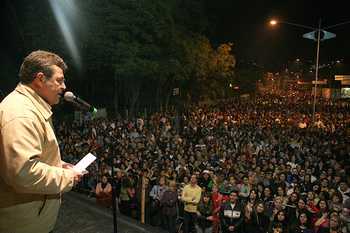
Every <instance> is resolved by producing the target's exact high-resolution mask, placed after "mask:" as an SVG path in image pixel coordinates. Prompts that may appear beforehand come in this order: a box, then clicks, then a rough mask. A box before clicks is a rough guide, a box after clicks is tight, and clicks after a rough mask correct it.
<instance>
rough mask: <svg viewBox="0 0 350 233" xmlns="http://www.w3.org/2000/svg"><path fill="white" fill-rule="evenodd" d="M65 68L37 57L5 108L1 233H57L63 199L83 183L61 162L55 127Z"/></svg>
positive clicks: (0, 116) (0, 144) (0, 125)
mask: <svg viewBox="0 0 350 233" xmlns="http://www.w3.org/2000/svg"><path fill="white" fill-rule="evenodd" d="M66 68H67V66H66V64H65V63H64V61H63V60H62V59H61V58H60V57H59V56H58V55H56V54H54V53H50V52H46V51H35V52H32V53H31V54H29V55H28V56H27V57H26V58H25V59H24V61H23V63H22V65H21V68H20V71H19V77H20V83H19V84H18V86H17V87H16V89H15V90H14V91H13V92H11V93H10V94H9V95H8V96H7V97H6V98H5V99H4V100H3V101H2V102H1V103H0V233H48V232H50V231H52V230H53V228H54V226H55V222H56V219H57V215H58V210H59V207H60V203H61V193H63V192H68V191H69V190H71V188H72V187H73V185H74V184H75V183H76V182H78V181H79V179H80V178H81V174H78V173H77V172H75V171H74V170H73V169H72V165H70V164H67V163H65V162H63V161H62V160H61V156H60V151H59V147H58V143H57V139H56V136H55V133H54V129H53V126H52V118H51V117H52V112H51V106H52V105H55V104H57V103H58V102H59V100H60V98H61V95H62V93H63V91H64V90H65V89H66V86H65V83H64V81H65V79H64V71H65V70H66Z"/></svg>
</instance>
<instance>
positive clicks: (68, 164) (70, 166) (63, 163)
mask: <svg viewBox="0 0 350 233" xmlns="http://www.w3.org/2000/svg"><path fill="white" fill-rule="evenodd" d="M73 167H74V165H73V164H71V163H66V162H64V161H62V168H65V169H72V168H73Z"/></svg>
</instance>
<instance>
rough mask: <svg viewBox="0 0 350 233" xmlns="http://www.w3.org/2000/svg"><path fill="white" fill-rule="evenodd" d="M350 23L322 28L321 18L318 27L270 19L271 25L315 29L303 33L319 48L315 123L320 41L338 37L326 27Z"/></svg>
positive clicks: (316, 74)
mask: <svg viewBox="0 0 350 233" xmlns="http://www.w3.org/2000/svg"><path fill="white" fill-rule="evenodd" d="M348 23H350V21H345V22H342V23H337V24H334V25H331V26H327V27H324V28H321V19H320V20H319V23H318V27H317V28H315V27H310V26H306V25H302V24H298V23H291V22H287V21H279V20H276V19H272V20H270V25H271V26H275V25H277V24H288V25H292V26H295V27H301V28H306V29H311V30H313V31H312V32H308V33H305V34H303V37H304V38H306V39H311V40H314V41H316V42H317V48H316V68H315V69H316V72H315V87H314V89H315V92H314V102H313V110H312V121H313V123H315V111H316V94H317V92H316V91H317V82H318V67H319V58H320V42H321V41H324V40H327V39H332V38H334V37H336V35H335V34H334V33H331V32H328V31H325V29H329V28H333V27H337V26H340V25H344V24H348Z"/></svg>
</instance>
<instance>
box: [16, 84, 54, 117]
mask: <svg viewBox="0 0 350 233" xmlns="http://www.w3.org/2000/svg"><path fill="white" fill-rule="evenodd" d="M16 91H17V92H19V93H21V94H22V95H24V96H26V97H27V98H29V99H30V101H32V103H33V104H34V106H35V107H36V109H37V110H38V111H39V112H40V114H41V115H42V116H43V117H44V118H45V120H48V119H49V118H50V117H51V116H52V111H51V106H50V105H49V104H48V103H47V102H46V101H45V100H44V99H43V98H42V97H41V96H39V95H38V94H37V93H36V92H35V91H34V90H33V89H32V88H31V87H29V86H27V85H25V84H22V83H19V84H18V85H17V87H16Z"/></svg>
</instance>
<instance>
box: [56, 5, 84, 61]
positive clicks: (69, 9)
mask: <svg viewBox="0 0 350 233" xmlns="http://www.w3.org/2000/svg"><path fill="white" fill-rule="evenodd" d="M49 2H50V5H51V8H52V11H53V13H54V15H55V18H56V21H57V23H58V25H59V28H60V30H61V32H62V34H63V37H64V39H65V41H66V44H67V46H68V49H69V51H70V53H71V55H72V57H73V60H74V62H75V64H76V65H77V66H78V67H81V58H80V54H79V51H78V47H77V45H76V42H75V40H74V35H73V31H72V27H71V24H70V22H69V20H70V21H71V22H76V21H77V19H76V15H77V10H76V7H75V5H74V2H73V1H71V0H61V1H56V0H49Z"/></svg>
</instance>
